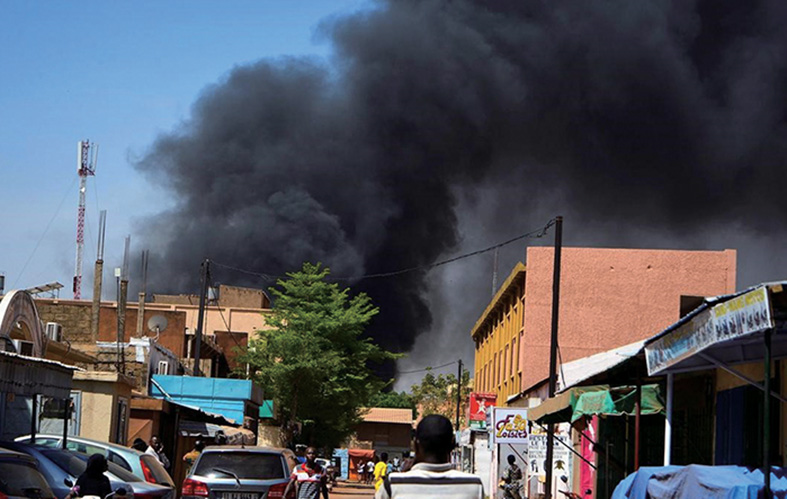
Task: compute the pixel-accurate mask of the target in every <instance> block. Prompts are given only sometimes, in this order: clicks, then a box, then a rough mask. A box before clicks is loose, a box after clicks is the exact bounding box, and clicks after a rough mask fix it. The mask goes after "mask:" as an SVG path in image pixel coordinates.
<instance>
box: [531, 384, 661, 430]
mask: <svg viewBox="0 0 787 499" xmlns="http://www.w3.org/2000/svg"><path fill="white" fill-rule="evenodd" d="M640 393H641V395H640V396H641V408H640V414H642V415H648V414H663V413H664V401H663V399H662V397H661V390H660V388H659V385H643V386H642V387H641V390H640ZM636 395H637V387H635V386H617V387H609V386H607V385H596V386H580V387H575V388H571V389H570V390H566V391H565V392H563V393H561V394H560V395H558V396H556V397H554V398H551V399H549V400H546V401H544V403H542V404H541V405H540V406H538V407H535V408H533V409H530V411H528V412H529V419H531V420H532V421H536V422H538V423H541V424H545V423H561V422H566V421H570V422H572V423H573V422H574V421H576V420H578V419H580V418H582V417H584V416H593V415H603V416H622V415H624V414H628V415H634V414H635V413H636V411H637V409H636Z"/></svg>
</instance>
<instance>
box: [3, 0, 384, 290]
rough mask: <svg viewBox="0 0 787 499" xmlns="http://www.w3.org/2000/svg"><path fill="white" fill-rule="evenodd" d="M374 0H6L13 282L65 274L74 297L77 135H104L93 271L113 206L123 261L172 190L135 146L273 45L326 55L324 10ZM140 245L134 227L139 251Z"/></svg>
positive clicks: (7, 248)
mask: <svg viewBox="0 0 787 499" xmlns="http://www.w3.org/2000/svg"><path fill="white" fill-rule="evenodd" d="M366 7H368V2H363V1H361V0H331V1H330V2H328V1H317V0H310V1H278V0H277V1H273V0H270V1H267V0H266V1H262V0H257V1H248V0H244V1H238V0H233V1H229V2H216V1H211V2H208V1H198V0H189V1H183V0H178V1H172V0H168V1H134V2H120V1H117V2H115V1H113V2H106V1H79V2H76V1H71V2H65V1H62V2H43V1H38V2H35V1H26V0H0V9H1V10H0V11H1V12H2V15H0V67H1V68H2V77H1V78H0V138H1V140H0V172H1V173H2V182H0V195H1V196H2V203H3V205H2V206H3V208H2V213H3V217H2V223H0V227H1V228H2V230H3V238H2V240H3V244H2V245H0V271H2V272H4V273H5V274H6V289H10V288H12V287H14V288H26V287H30V286H34V285H38V284H43V283H45V282H51V281H60V282H61V283H62V284H64V285H65V288H64V289H63V291H62V292H61V297H63V298H70V297H71V290H70V287H71V286H70V285H71V279H72V277H73V266H74V255H75V245H74V241H75V227H76V211H77V199H78V192H77V185H78V182H77V181H76V179H77V175H76V144H77V141H79V140H82V139H90V140H91V141H92V142H97V143H98V144H99V146H100V148H99V158H98V169H97V170H98V172H97V173H98V174H97V176H96V177H94V178H91V179H90V180H89V181H88V193H87V200H88V205H87V219H88V224H87V231H86V235H85V241H86V244H85V266H84V269H83V272H84V273H85V275H89V274H91V269H92V262H93V261H94V259H95V252H96V242H95V241H96V231H97V220H98V211H99V210H100V209H106V210H108V214H107V219H108V228H107V240H106V254H105V260H106V261H107V265H108V266H110V267H111V266H113V265H117V263H118V260H119V259H120V258H121V257H122V251H123V237H124V236H125V235H126V234H128V233H131V232H132V224H133V223H134V221H135V220H139V219H140V218H141V217H143V216H145V215H147V214H151V213H155V212H158V211H160V210H161V209H163V208H165V207H166V206H167V204H168V202H170V200H169V199H168V198H167V195H166V193H165V192H164V191H162V190H161V189H158V188H156V187H155V186H153V185H151V184H150V183H149V182H148V181H147V180H146V179H145V178H144V177H142V176H141V175H140V174H139V173H137V172H136V171H135V170H134V168H133V162H134V158H136V157H139V156H140V155H141V154H142V153H144V151H145V150H146V148H147V147H148V146H149V145H150V144H151V143H152V141H153V140H154V138H155V137H156V135H157V134H158V133H160V132H165V131H168V130H171V129H172V128H173V127H174V126H175V125H177V124H178V123H179V122H180V121H182V120H184V119H186V118H187V117H188V115H189V109H190V106H191V104H192V103H193V102H194V100H195V98H196V97H197V96H198V95H199V93H200V91H201V90H202V89H203V88H205V87H206V86H207V85H210V84H212V83H215V82H217V81H220V80H221V78H222V77H223V76H224V75H225V74H226V73H227V71H229V70H231V69H232V68H233V67H234V66H236V65H242V64H245V63H249V62H252V61H256V60H259V59H262V58H270V57H282V56H303V55H317V56H321V57H327V56H329V55H330V49H331V48H330V46H329V44H328V43H327V42H326V41H325V40H324V39H322V38H321V37H320V36H319V33H318V30H317V28H318V26H319V23H320V21H321V20H323V19H325V18H327V17H329V16H334V15H341V14H346V13H349V12H353V11H355V10H358V9H361V8H366ZM50 222H51V224H50ZM48 224H49V228H48V229H47V225H48ZM42 236H43V237H42ZM37 243H40V244H39V246H38V248H36V244H37ZM139 250H141V248H139V247H136V248H135V247H134V240H133V239H132V257H133V260H132V262H134V263H136V261H137V260H138V257H139V255H138V252H139ZM31 255H32V258H31ZM28 261H29V262H28ZM26 262H27V265H26ZM25 265H26V267H25ZM23 268H24V271H23ZM110 275H111V270H110V271H108V274H107V275H105V278H108V277H109V276H110ZM87 288H90V286H83V295H86V296H89V294H90V290H89V289H87Z"/></svg>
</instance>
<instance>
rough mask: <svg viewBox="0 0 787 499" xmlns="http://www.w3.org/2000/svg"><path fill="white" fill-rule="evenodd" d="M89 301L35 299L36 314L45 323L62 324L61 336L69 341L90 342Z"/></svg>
mask: <svg viewBox="0 0 787 499" xmlns="http://www.w3.org/2000/svg"><path fill="white" fill-rule="evenodd" d="M91 306H92V305H91V303H90V302H87V301H86V302H81V301H64V302H63V301H59V300H36V308H37V309H38V316H39V317H41V320H42V321H43V322H44V324H46V323H47V322H58V323H60V324H61V325H62V326H63V338H64V339H65V340H68V341H69V342H71V343H90V341H91V338H90V311H91Z"/></svg>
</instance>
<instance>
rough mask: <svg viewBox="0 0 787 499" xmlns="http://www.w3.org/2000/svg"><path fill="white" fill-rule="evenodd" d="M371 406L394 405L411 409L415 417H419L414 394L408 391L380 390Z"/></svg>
mask: <svg viewBox="0 0 787 499" xmlns="http://www.w3.org/2000/svg"><path fill="white" fill-rule="evenodd" d="M369 407H392V408H395V409H411V410H412V411H413V419H415V418H416V417H418V410H417V409H416V407H415V400H413V396H412V395H410V394H409V393H407V392H398V393H397V392H394V391H390V392H380V393H377V394H375V395H374V396H373V397H372V400H371V401H370V402H369Z"/></svg>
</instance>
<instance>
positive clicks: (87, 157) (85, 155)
mask: <svg viewBox="0 0 787 499" xmlns="http://www.w3.org/2000/svg"><path fill="white" fill-rule="evenodd" d="M91 153H92V155H91ZM96 156H98V145H97V144H90V141H89V140H83V141H80V142H79V143H78V144H77V175H79V210H78V211H77V258H76V265H75V267H74V299H75V300H80V299H82V251H83V249H84V247H85V191H86V190H87V177H89V176H91V175H95V174H96Z"/></svg>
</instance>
